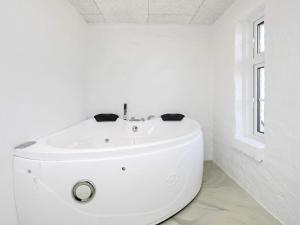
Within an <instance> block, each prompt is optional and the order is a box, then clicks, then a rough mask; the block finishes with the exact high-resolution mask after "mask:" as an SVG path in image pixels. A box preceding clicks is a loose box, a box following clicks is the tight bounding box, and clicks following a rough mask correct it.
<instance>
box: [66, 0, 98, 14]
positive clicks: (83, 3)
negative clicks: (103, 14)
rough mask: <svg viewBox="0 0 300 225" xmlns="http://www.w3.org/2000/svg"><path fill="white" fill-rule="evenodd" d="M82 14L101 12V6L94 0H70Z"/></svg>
mask: <svg viewBox="0 0 300 225" xmlns="http://www.w3.org/2000/svg"><path fill="white" fill-rule="evenodd" d="M70 2H71V3H72V4H73V5H74V6H75V8H76V9H77V10H78V12H79V13H80V14H99V13H100V11H99V8H98V6H97V4H96V2H95V1H94V0H70Z"/></svg>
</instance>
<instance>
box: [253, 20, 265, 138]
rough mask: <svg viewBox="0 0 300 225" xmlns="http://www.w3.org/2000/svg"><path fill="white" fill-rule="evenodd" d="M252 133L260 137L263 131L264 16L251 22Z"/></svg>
mask: <svg viewBox="0 0 300 225" xmlns="http://www.w3.org/2000/svg"><path fill="white" fill-rule="evenodd" d="M253 34H254V46H253V75H254V79H253V84H254V88H253V89H254V93H253V98H254V101H253V102H254V107H253V118H254V120H253V130H254V132H253V134H254V136H257V137H261V136H262V135H263V134H264V132H265V102H264V101H265V56H264V53H265V21H264V18H263V17H262V18H260V19H259V20H257V21H255V22H254V23H253Z"/></svg>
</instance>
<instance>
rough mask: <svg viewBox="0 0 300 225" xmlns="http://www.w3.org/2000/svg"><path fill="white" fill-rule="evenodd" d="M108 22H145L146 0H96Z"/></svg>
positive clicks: (146, 12)
mask: <svg viewBox="0 0 300 225" xmlns="http://www.w3.org/2000/svg"><path fill="white" fill-rule="evenodd" d="M97 4H98V6H99V8H100V11H101V12H102V15H103V16H104V18H105V20H106V22H108V23H147V19H148V0H97Z"/></svg>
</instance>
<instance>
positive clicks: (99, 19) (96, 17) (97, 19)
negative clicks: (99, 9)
mask: <svg viewBox="0 0 300 225" xmlns="http://www.w3.org/2000/svg"><path fill="white" fill-rule="evenodd" d="M84 19H85V21H86V22H87V23H105V19H104V17H103V16H102V15H101V14H88V15H84Z"/></svg>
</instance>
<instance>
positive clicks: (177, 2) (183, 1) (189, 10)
mask: <svg viewBox="0 0 300 225" xmlns="http://www.w3.org/2000/svg"><path fill="white" fill-rule="evenodd" d="M202 1H203V0H149V13H150V14H179V15H193V14H194V13H195V11H196V9H197V8H198V7H199V5H200V4H201V2H202Z"/></svg>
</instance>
